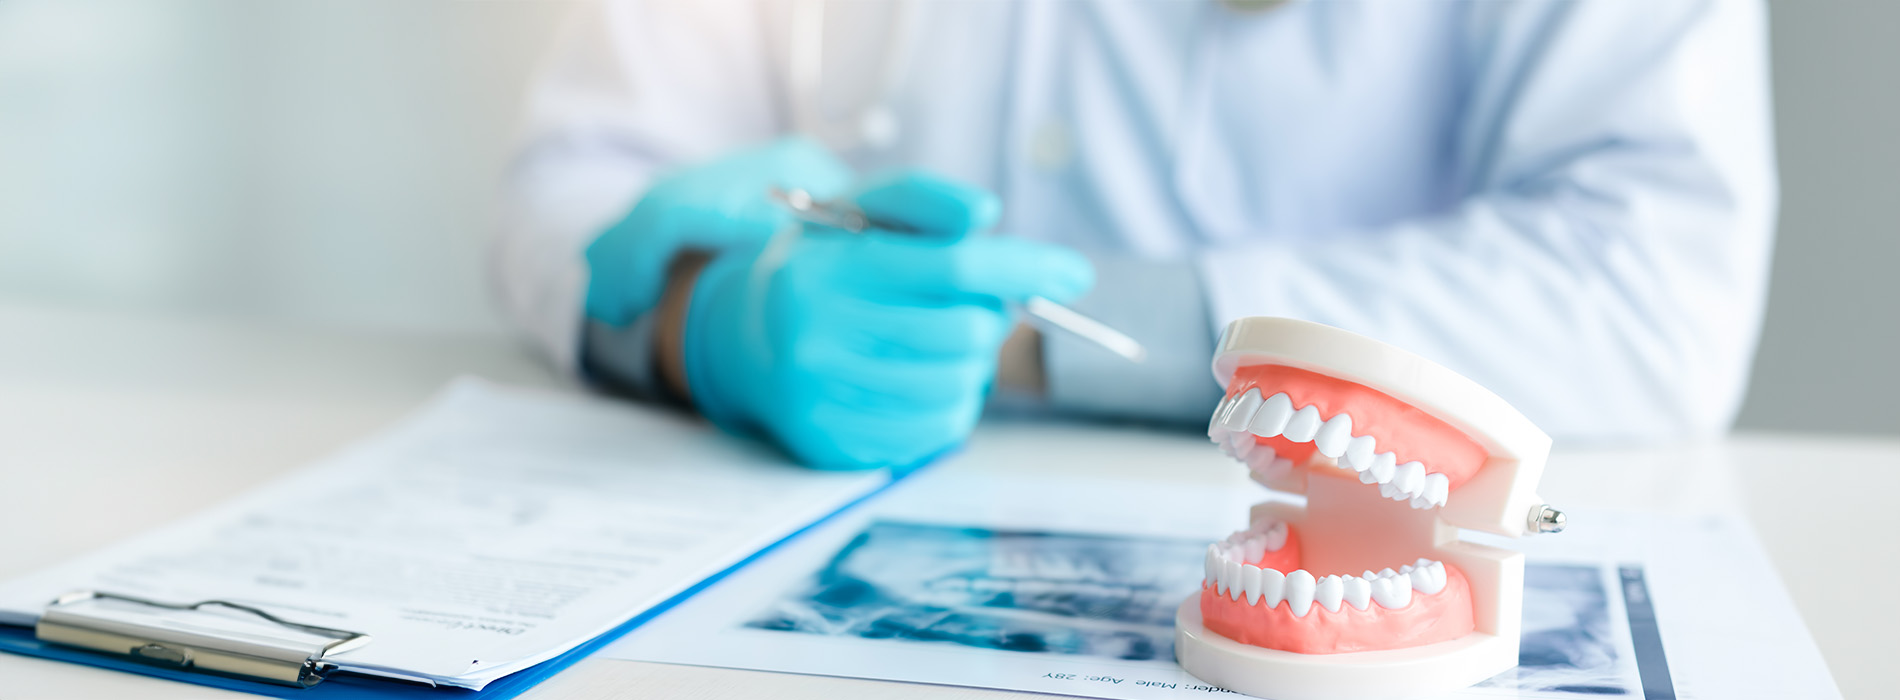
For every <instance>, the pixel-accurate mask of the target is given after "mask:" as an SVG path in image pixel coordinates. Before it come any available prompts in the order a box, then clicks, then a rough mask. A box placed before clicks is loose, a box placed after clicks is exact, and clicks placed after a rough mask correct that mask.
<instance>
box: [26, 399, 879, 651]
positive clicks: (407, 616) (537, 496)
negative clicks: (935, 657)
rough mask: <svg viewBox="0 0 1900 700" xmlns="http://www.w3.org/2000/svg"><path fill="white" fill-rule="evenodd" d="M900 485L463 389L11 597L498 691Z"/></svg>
mask: <svg viewBox="0 0 1900 700" xmlns="http://www.w3.org/2000/svg"><path fill="white" fill-rule="evenodd" d="M887 481H888V475H886V474H884V473H882V472H876V473H855V474H853V473H826V472H815V471H809V470H805V469H801V468H797V467H794V466H790V465H787V464H785V463H784V462H783V460H782V459H780V458H778V457H777V456H775V455H772V454H770V453H768V452H766V451H764V450H761V449H759V448H756V447H754V446H751V445H748V444H746V443H744V442H743V441H739V440H733V439H728V438H722V437H719V436H718V435H717V431H715V430H714V429H712V428H711V427H709V426H706V425H704V424H703V423H700V422H698V421H697V420H694V419H691V418H689V417H685V416H679V415H674V414H672V413H670V412H663V411H653V410H649V409H644V408H641V407H637V406H628V405H624V404H621V403H617V402H610V401H606V400H601V399H591V398H585V397H577V396H571V395H563V394H556V393H550V392H538V391H525V390H515V389H507V388H502V387H498V386H495V385H492V384H488V383H485V382H481V381H477V380H463V381H460V382H458V383H456V384H455V385H453V386H451V387H450V388H449V389H447V390H445V391H444V392H443V394H442V395H441V396H439V397H437V398H436V399H435V400H434V401H433V402H432V403H431V404H430V405H429V406H428V407H427V408H425V409H424V410H422V411H421V412H419V414H418V415H416V416H414V417H412V418H411V419H409V420H408V421H406V422H405V423H404V424H403V425H400V426H398V427H397V428H396V429H394V430H393V431H391V432H390V433H388V434H385V435H383V436H382V437H379V438H376V439H374V440H371V441H369V442H366V443H363V444H361V445H359V446H357V447H354V448H351V449H348V450H346V451H344V452H343V453H342V454H339V455H337V456H335V457H333V458H331V459H329V460H326V461H324V462H322V463H319V464H317V465H314V466H312V467H310V468H307V469H305V470H303V471H301V472H299V473H297V474H295V475H292V476H291V477H288V478H286V479H284V480H281V481H278V482H276V483H274V484H272V485H270V486H267V487H265V488H263V489H261V490H259V491H256V492H253V493H251V494H249V495H247V496H244V497H241V498H239V499H237V500H235V501H234V502H231V503H227V504H225V505H223V506H220V507H219V508H216V509H214V510H212V511H210V512H207V513H205V514H202V515H200V516H198V517H195V518H193V519H190V520H188V521H186V522H184V523H181V524H179V525H176V526H173V527H168V528H165V529H163V530H161V531H158V532H154V533H151V534H148V535H144V536H140V537H138V538H137V539H134V540H131V541H128V542H125V543H122V544H121V545H118V546H115V547H111V548H108V549H107V550H105V551H102V552H99V553H97V554H94V555H91V556H88V557H85V558H82V559H80V560H77V561H74V562H71V563H68V564H65V565H62V566H58V567H54V568H52V569H49V570H46V571H42V572H39V573H36V574H34V575H31V576H29V577H26V578H24V579H19V580H15V581H12V582H8V583H6V584H4V585H0V622H6V623H11V624H31V622H32V620H34V619H36V618H37V616H38V611H39V610H40V609H41V608H42V607H43V606H44V605H45V603H46V602H47V601H49V600H51V599H52V598H53V597H55V596H57V595H59V594H60V593H63V592H66V591H69V590H73V589H85V588H92V589H97V590H102V591H111V592H115V593H122V594H129V595H137V596H142V597H147V598H153V599H159V600H166V601H196V600H201V599H208V598H218V599H223V600H231V601H235V602H242V603H247V604H251V605H255V606H258V607H262V608H265V609H267V610H271V611H273V612H275V613H278V614H279V615H282V616H284V617H286V618H289V619H292V620H295V621H299V622H307V623H310V624H317V625H322V626H325V627H334V628H340V629H347V630H353V631H361V632H366V633H369V634H371V635H373V636H374V637H375V641H374V642H373V643H371V644H370V645H369V646H367V647H364V648H363V649H360V650H357V651H352V652H349V653H347V654H344V655H341V656H340V657H334V658H335V660H336V661H337V662H339V663H341V664H343V666H344V667H345V668H361V669H364V670H374V671H384V672H393V673H396V674H401V675H409V676H417V677H422V678H427V679H429V680H431V681H434V682H436V683H441V684H446V685H455V686H461V687H471V688H479V687H481V686H482V685H484V684H485V683H487V682H488V681H490V680H493V679H495V678H499V677H501V676H504V675H507V674H508V673H511V672H513V671H516V670H519V669H522V668H526V667H527V666H530V665H533V664H534V663H537V662H539V661H542V660H546V659H548V658H551V657H553V656H554V655H556V654H559V653H560V652H562V651H565V650H567V649H570V648H572V647H574V646H576V645H578V644H580V643H582V642H584V641H587V640H589V639H592V638H593V637H595V636H598V635H599V634H601V633H603V632H605V631H607V630H609V629H611V628H613V627H614V626H616V625H618V624H619V623H620V622H623V621H625V620H627V619H628V618H630V617H632V616H634V615H636V614H638V613H639V612H641V611H643V610H645V609H647V608H649V607H651V606H652V605H654V604H657V603H659V602H661V601H663V600H665V599H666V598H668V597H670V596H672V595H673V594H675V593H677V592H679V591H680V590H683V589H685V588H686V587H688V586H691V585H692V584H694V583H697V582H698V581H699V580H701V579H703V578H704V577H706V576H708V575H711V574H713V573H716V572H717V571H719V570H722V569H724V568H726V567H727V566H729V565H731V564H732V563H734V562H736V561H738V560H739V559H742V558H744V557H746V556H748V555H750V554H751V553H753V552H754V551H756V550H757V549H759V548H760V547H763V546H765V545H767V544H770V543H771V542H774V541H777V540H778V539H780V538H782V537H783V536H785V535H786V534H788V533H790V532H792V531H795V530H797V529H798V528H801V527H803V526H805V525H807V524H809V523H810V522H811V521H813V520H815V519H817V518H819V517H822V516H824V515H825V514H827V513H830V512H832V511H834V510H836V509H837V508H839V507H841V506H842V505H844V504H846V503H849V502H851V501H852V500H855V499H857V498H859V497H860V496H862V495H864V494H866V493H869V492H870V491H872V490H874V489H876V488H877V487H879V486H881V485H883V484H884V483H886V482H887Z"/></svg>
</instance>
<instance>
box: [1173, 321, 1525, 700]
mask: <svg viewBox="0 0 1900 700" xmlns="http://www.w3.org/2000/svg"><path fill="white" fill-rule="evenodd" d="M1214 376H1215V378H1216V380H1217V381H1219V382H1220V383H1221V385H1222V386H1223V387H1226V389H1227V392H1226V395H1225V396H1224V397H1223V398H1222V400H1221V402H1220V404H1219V405H1218V406H1217V407H1216V408H1215V410H1214V413H1213V416H1212V417H1211V418H1210V420H1209V422H1208V428H1207V435H1208V438H1209V439H1211V440H1212V441H1213V442H1214V443H1215V444H1216V445H1218V446H1219V448H1220V450H1221V451H1222V452H1223V453H1225V454H1226V455H1227V456H1229V457H1232V458H1233V459H1235V460H1237V461H1239V462H1241V463H1243V464H1245V465H1246V468H1247V469H1248V471H1249V472H1250V474H1251V476H1252V478H1253V480H1254V481H1257V482H1259V483H1261V484H1263V485H1265V486H1267V487H1268V488H1270V489H1273V490H1276V491H1283V492H1288V493H1297V494H1303V495H1304V496H1305V497H1306V503H1305V505H1304V506H1298V505H1294V504H1292V503H1290V502H1285V501H1269V502H1266V503H1262V504H1261V505H1258V506H1255V507H1254V509H1253V512H1252V513H1251V514H1250V518H1249V523H1250V525H1249V526H1248V527H1247V528H1246V529H1244V530H1240V531H1237V532H1234V533H1233V534H1231V535H1229V536H1228V537H1227V538H1225V539H1223V540H1221V541H1219V542H1215V543H1213V544H1210V545H1208V548H1207V554H1206V559H1205V562H1204V564H1205V567H1204V570H1203V580H1202V586H1201V592H1200V593H1199V594H1197V595H1194V596H1191V597H1190V598H1189V599H1188V600H1186V601H1184V602H1183V603H1182V604H1181V606H1180V608H1179V609H1178V611H1177V615H1176V620H1175V623H1176V632H1175V649H1176V657H1177V658H1178V659H1179V660H1180V662H1181V665H1182V666H1183V667H1184V668H1186V669H1187V670H1188V672H1190V673H1193V674H1194V675H1196V676H1198V677H1199V678H1201V679H1202V680H1204V681H1208V682H1210V683H1213V684H1215V685H1219V686H1221V687H1224V688H1227V689H1229V690H1234V691H1237V692H1242V693H1248V694H1252V695H1260V696H1265V697H1272V698H1276V699H1279V700H1301V699H1302V698H1351V697H1391V696H1395V695H1414V694H1430V693H1437V692H1443V691H1448V690H1453V689H1456V688H1460V687H1464V686H1467V685H1470V684H1472V683H1475V682H1478V681H1480V680H1483V679H1485V678H1488V677H1490V676H1493V675H1496V674H1497V673H1499V672H1502V671H1504V670H1506V669H1508V668H1510V667H1511V666H1513V665H1515V664H1516V659H1517V651H1518V650H1517V646H1518V635H1519V633H1520V623H1521V617H1522V600H1523V599H1522V596H1523V558H1522V555H1520V554H1518V553H1516V552H1512V551H1510V550H1505V549H1499V548H1494V547H1488V546H1483V545H1477V544H1472V543H1468V542H1464V541H1462V539H1461V538H1460V537H1459V536H1458V530H1459V529H1460V528H1463V529H1474V530H1481V531H1485V532H1491V533H1494V534H1500V535H1505V536H1511V537H1516V536H1522V535H1525V534H1532V533H1536V532H1552V531H1556V530H1557V529H1559V528H1560V527H1561V522H1562V515H1561V514H1560V513H1557V511H1555V510H1554V509H1551V508H1549V507H1548V506H1545V505H1543V503H1542V502H1541V501H1540V500H1539V499H1538V498H1537V496H1536V493H1535V488H1536V486H1537V480H1538V477H1539V476H1540V475H1541V473H1542V469H1543V462H1544V459H1545V457H1546V455H1547V453H1548V451H1549V447H1550V439H1549V437H1547V436H1545V435H1544V434H1543V432H1541V431H1539V430H1537V428H1536V426H1534V425H1532V424H1531V423H1530V422H1529V421H1528V420H1526V419H1525V418H1524V417H1523V415H1522V414H1519V413H1518V412H1517V411H1516V410H1515V409H1512V408H1511V407H1510V406H1509V405H1508V404H1506V403H1505V402H1504V401H1503V400H1502V399H1500V398H1498V397H1497V396H1496V395H1495V394H1492V393H1491V392H1489V391H1487V390H1485V389H1484V388H1483V387H1481V386H1479V385H1477V384H1476V383H1474V382H1472V381H1470V380H1469V379H1466V378H1464V377H1462V376H1459V375H1457V374H1456V373H1453V372H1451V371H1450V370H1447V369H1445V368H1443V367H1440V366H1438V365H1436V364H1433V363H1431V362H1429V361H1427V360H1424V359H1422V358H1419V357H1417V356H1415V355H1412V354H1410V353H1407V352H1405V351H1403V350H1399V349H1397V348H1393V347H1391V346H1388V345H1385V344H1383V343H1379V342H1377V341H1374V340H1371V339H1369V338H1364V337H1361V336H1358V335H1354V334H1352V333H1348V332H1346V331H1342V330H1340V329H1337V328H1331V327H1328V326H1323V325H1319V324H1315V323H1309V322H1305V321H1297V320H1292V319H1278V318H1247V319H1241V320H1239V321H1235V322H1234V323H1232V324H1229V325H1228V327H1227V328H1226V329H1225V331H1224V332H1223V333H1222V334H1221V340H1220V343H1219V348H1218V351H1217V352H1216V355H1215V358H1214ZM1401 503H1402V504H1404V506H1400V505H1399V504H1401ZM1406 562H1409V563H1406Z"/></svg>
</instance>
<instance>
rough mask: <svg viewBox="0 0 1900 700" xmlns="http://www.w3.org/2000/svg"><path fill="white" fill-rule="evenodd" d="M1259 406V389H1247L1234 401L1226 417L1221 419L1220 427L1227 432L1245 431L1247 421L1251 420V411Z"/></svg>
mask: <svg viewBox="0 0 1900 700" xmlns="http://www.w3.org/2000/svg"><path fill="white" fill-rule="evenodd" d="M1259 408H1260V390H1259V389H1248V390H1247V393H1246V394H1244V395H1242V396H1241V397H1240V400H1239V401H1235V402H1234V408H1233V410H1232V411H1230V412H1228V414H1227V418H1226V419H1224V420H1222V421H1221V427H1223V428H1226V429H1227V430H1228V431H1229V432H1236V433H1245V432H1247V423H1248V422H1249V421H1252V420H1253V412H1254V411H1255V410H1258V409H1259Z"/></svg>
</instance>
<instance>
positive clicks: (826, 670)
mask: <svg viewBox="0 0 1900 700" xmlns="http://www.w3.org/2000/svg"><path fill="white" fill-rule="evenodd" d="M1262 493H1264V492H1262V491H1259V490H1248V491H1241V490H1237V489H1232V488H1217V487H1210V486H1195V485H1182V484H1170V483H1166V482H1156V481H1132V480H1115V479H1111V478H1090V479H1074V478H1070V479H1047V478H1034V477H1024V476H1009V475H1001V474H997V473H995V472H993V471H992V472H990V473H981V474H975V473H968V472H962V471H959V470H958V469H957V465H956V464H955V463H954V462H952V463H950V464H943V465H939V466H936V467H932V468H930V469H929V470H927V471H925V472H924V473H921V474H918V475H915V476H913V477H911V478H910V479H908V480H906V481H905V482H904V483H900V484H898V485H897V486H895V487H893V488H892V489H891V490H890V491H889V492H887V493H885V494H881V495H880V496H878V497H877V498H876V499H874V500H873V501H871V502H870V503H868V504H866V505H865V506H864V507H860V508H857V509H854V510H853V511H850V512H848V513H847V514H846V516H845V517H841V518H839V519H837V520H834V521H832V522H830V523H827V524H826V525H825V526H824V527H821V528H819V529H817V530H814V531H812V532H810V533H807V534H806V535H804V536H802V537H801V538H799V539H798V540H797V541H795V542H793V543H791V544H790V545H789V546H787V547H785V548H782V549H781V550H778V551H775V552H773V553H772V554H770V555H768V556H766V557H764V558H762V559H761V560H759V561H756V562H754V563H752V564H751V565H749V566H748V567H747V568H746V569H745V570H743V571H741V572H739V573H738V574H736V575H734V576H732V577H729V578H727V579H725V580H722V581H721V582H719V583H718V584H716V585H714V586H713V587H712V588H710V589H708V590H706V591H704V592H702V593H700V594H699V595H697V596H695V597H694V598H693V599H691V600H689V601H687V602H686V603H684V604H682V605H681V606H679V607H678V608H675V609H673V610H671V611H668V612H667V613H665V614H663V615H661V616H659V617H658V618H656V619H654V620H653V621H651V622H649V623H647V624H646V625H643V626H642V627H641V628H640V629H637V630H635V631H634V632H633V633H632V634H630V635H628V636H627V637H624V638H622V639H621V640H620V641H619V642H616V643H615V644H613V645H611V646H609V647H608V648H607V649H606V650H605V651H603V652H602V653H603V654H604V655H607V656H610V657H615V658H624V659H634V660H641V661H657V662H671V663H683V664H693V665H701V666H722V667H731V668H747V669H759V670H768V671H781V672H790V673H804V674H815V675H832V676H847V677H860V678H875V679H884V680H896V681H912V682H922V683H936V684H947V685H964V686H976V687H987V688H998V689H1008V690H1022V691H1034V692H1042V693H1055V694H1062V695H1075V696H1085V697H1102V698H1126V699H1130V700H1139V699H1151V698H1162V699H1172V698H1203V697H1212V696H1223V695H1224V696H1231V695H1233V694H1232V693H1230V692H1229V691H1226V690H1224V689H1221V688H1217V687H1214V686H1211V685H1208V684H1206V683H1203V682H1201V681H1199V680H1197V679H1195V678H1194V677H1193V676H1191V675H1189V674H1187V673H1185V672H1184V671H1182V670H1181V668H1180V666H1178V665H1177V664H1176V663H1175V660H1174V652H1173V649H1172V644H1173V623H1174V610H1175V606H1176V605H1177V604H1179V602H1180V600H1181V598H1182V597H1183V596H1185V595H1187V594H1189V593H1192V592H1194V591H1197V590H1198V589H1199V587H1200V583H1201V577H1202V572H1203V564H1204V562H1203V556H1204V553H1205V551H1206V546H1207V542H1208V541H1210V540H1212V539H1216V538H1218V537H1220V536H1223V535H1225V534H1226V533H1227V532H1228V531H1231V530H1233V529H1235V528H1237V527H1242V526H1244V525H1245V523H1244V522H1241V521H1240V520H1239V518H1238V517H1236V514H1243V513H1244V512H1245V507H1246V506H1247V505H1250V504H1252V503H1253V502H1256V501H1258V500H1259V499H1260V498H1261V495H1262ZM1573 516H1574V517H1575V519H1574V520H1573V521H1572V522H1573V523H1574V524H1576V526H1575V527H1573V528H1572V529H1571V530H1570V531H1569V532H1566V533H1564V534H1563V535H1562V536H1561V537H1549V538H1542V539H1538V540H1531V541H1526V540H1518V541H1515V542H1511V541H1507V540H1505V539H1503V538H1492V539H1486V538H1484V537H1477V538H1474V539H1478V540H1479V541H1484V542H1487V543H1490V544H1498V545H1500V546H1513V545H1515V546H1519V547H1521V548H1522V549H1523V550H1525V551H1526V552H1527V553H1528V554H1529V557H1530V561H1529V563H1528V565H1527V567H1526V594H1525V614H1524V623H1525V624H1524V633H1523V646H1522V649H1521V652H1520V662H1519V666H1518V667H1517V668H1515V669H1513V670H1511V671H1509V672H1507V673H1505V674H1503V675H1500V676H1498V677H1496V678H1493V679H1491V680H1490V681H1487V682H1485V683H1483V684H1481V685H1479V686H1477V687H1473V688H1469V689H1466V690H1463V691H1459V692H1457V693H1454V694H1453V695H1450V696H1448V697H1460V698H1499V697H1516V698H1552V699H1558V698H1582V697H1594V698H1601V697H1605V696H1608V697H1627V698H1648V699H1650V700H1658V699H1665V698H1745V697H1830V696H1836V695H1838V693H1837V691H1835V690H1834V687H1833V684H1832V681H1831V679H1830V678H1829V677H1828V675H1827V671H1826V668H1825V666H1823V665H1822V664H1821V662H1820V660H1819V657H1818V653H1817V652H1816V651H1815V650H1814V647H1813V644H1812V642H1811V641H1809V640H1808V637H1807V632H1806V630H1805V628H1803V627H1802V626H1801V623H1800V620H1799V618H1798V616H1796V614H1795V613H1794V610H1793V608H1792V605H1791V603H1790V602H1789V601H1788V599H1787V596H1786V594H1785V593H1784V592H1783V591H1782V590H1781V588H1780V586H1779V584H1778V583H1777V582H1776V580H1775V579H1774V577H1773V575H1772V573H1771V572H1770V571H1769V570H1768V568H1767V567H1768V563H1767V560H1766V558H1765V557H1764V556H1763V555H1762V554H1761V552H1760V550H1759V548H1758V546H1757V545H1756V544H1755V543H1754V541H1753V539H1752V537H1751V536H1750V535H1749V534H1748V533H1747V531H1746V529H1745V528H1743V527H1742V526H1740V525H1739V524H1737V523H1736V522H1735V521H1734V520H1732V519H1727V518H1705V519H1694V520H1692V519H1686V518H1677V517H1666V516H1658V515H1652V514H1638V513H1617V512H1589V511H1584V512H1577V513H1573ZM1716 572H1724V573H1721V574H1719V575H1718V574H1717V573H1716ZM1715 582H1719V585H1717V584H1716V583H1715Z"/></svg>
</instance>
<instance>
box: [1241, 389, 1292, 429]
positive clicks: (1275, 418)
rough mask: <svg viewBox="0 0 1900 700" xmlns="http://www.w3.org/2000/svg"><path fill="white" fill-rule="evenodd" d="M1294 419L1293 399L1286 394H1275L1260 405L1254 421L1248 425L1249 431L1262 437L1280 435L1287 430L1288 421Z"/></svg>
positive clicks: (1254, 415)
mask: <svg viewBox="0 0 1900 700" xmlns="http://www.w3.org/2000/svg"><path fill="white" fill-rule="evenodd" d="M1289 420H1293V400H1292V399H1289V398H1287V397H1286V394H1274V395H1273V396H1270V397H1267V401H1266V403H1264V404H1261V405H1260V411H1259V412H1258V413H1255V414H1253V422H1251V423H1249V424H1248V425H1247V432H1249V433H1253V434H1255V435H1258V436H1260V437H1267V438H1270V437H1278V436H1279V435H1280V433H1281V432H1283V431H1285V430H1286V422H1287V421H1289Z"/></svg>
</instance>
